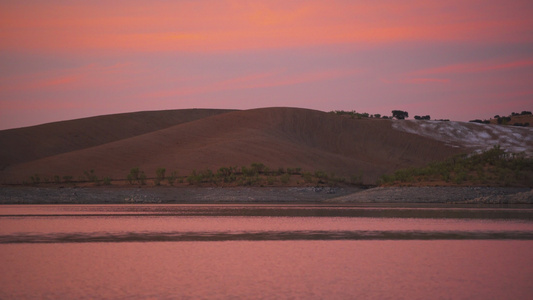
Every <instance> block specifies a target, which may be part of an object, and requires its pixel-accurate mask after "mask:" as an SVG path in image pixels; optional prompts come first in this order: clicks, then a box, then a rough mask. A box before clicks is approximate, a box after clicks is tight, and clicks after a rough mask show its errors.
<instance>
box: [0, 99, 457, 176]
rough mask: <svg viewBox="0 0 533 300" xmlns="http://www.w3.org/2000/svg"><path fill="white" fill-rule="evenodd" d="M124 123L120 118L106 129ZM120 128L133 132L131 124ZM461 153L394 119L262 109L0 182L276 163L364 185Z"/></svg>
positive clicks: (34, 168) (44, 164) (83, 153)
mask: <svg viewBox="0 0 533 300" xmlns="http://www.w3.org/2000/svg"><path fill="white" fill-rule="evenodd" d="M73 122H74V121H73ZM120 124H121V122H118V121H117V123H113V124H111V125H108V127H115V126H117V127H118V126H119V125H120ZM89 125H91V124H89ZM78 128H83V127H82V126H80V127H78ZM122 130H125V131H127V132H128V129H127V128H126V129H124V128H123V129H122ZM125 135H126V134H123V136H125ZM132 135H133V134H132ZM460 151H462V149H461V148H456V147H452V146H447V145H445V144H444V143H443V142H441V141H438V140H434V139H431V138H427V137H422V136H420V135H417V134H413V133H408V132H403V131H398V130H394V129H393V128H392V122H391V121H390V120H379V119H378V120H373V119H366V120H365V119H362V120H357V119H347V118H342V117H339V116H336V115H333V114H328V113H324V112H320V111H314V110H307V109H298V108H265V109H254V110H246V111H234V112H228V113H224V114H217V115H214V116H210V117H204V118H199V119H197V120H195V121H191V122H185V123H181V124H178V125H175V126H171V127H168V128H164V129H161V130H157V131H151V132H149V133H146V134H141V135H135V136H133V137H130V138H123V139H115V140H114V141H112V142H108V143H105V144H101V145H99V146H92V147H89V148H81V149H78V150H74V151H70V152H67V153H63V154H57V155H53V156H49V157H44V158H41V159H36V160H33V161H27V162H23V163H18V164H12V165H10V166H7V167H6V168H5V169H4V170H2V171H0V180H1V182H4V183H5V182H21V181H22V180H27V179H28V178H29V176H31V175H32V174H35V173H38V174H41V175H43V176H53V175H60V176H62V175H72V176H74V177H75V178H77V176H79V175H81V174H83V171H84V170H90V169H94V170H95V172H96V174H97V175H99V176H111V177H112V178H114V179H119V178H125V177H126V175H127V173H128V172H129V169H130V168H132V167H140V168H141V169H143V170H145V172H146V173H147V175H148V176H149V177H150V176H154V175H155V170H156V168H158V167H165V168H166V169H167V170H168V171H172V170H177V171H178V172H179V174H181V175H186V174H188V173H190V172H191V171H192V170H194V169H196V170H201V169H205V168H210V169H212V170H215V169H217V168H219V167H221V166H243V165H248V164H250V163H252V162H262V163H264V164H265V165H267V166H269V167H271V168H277V167H280V166H283V167H301V168H302V169H304V170H309V171H315V170H323V171H326V172H328V173H329V172H334V173H336V174H337V175H341V176H346V177H349V176H351V175H357V174H362V175H363V178H364V180H365V182H366V183H373V182H374V181H375V180H376V179H377V178H378V176H379V175H381V174H383V173H385V172H390V171H393V170H395V169H398V168H404V167H408V166H418V165H423V164H426V163H428V162H430V161H434V160H440V159H444V158H446V157H448V156H450V155H453V154H455V153H458V152H460Z"/></svg>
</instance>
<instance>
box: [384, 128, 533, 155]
mask: <svg viewBox="0 0 533 300" xmlns="http://www.w3.org/2000/svg"><path fill="white" fill-rule="evenodd" d="M392 127H393V128H394V129H396V130H400V131H404V132H408V133H412V134H417V135H421V136H424V137H428V138H431V139H434V140H438V141H442V142H445V143H446V144H448V145H450V146H452V147H465V148H470V149H472V150H474V151H477V152H480V151H485V150H488V149H490V148H492V147H494V146H496V145H500V147H502V149H505V150H506V151H509V152H514V153H518V152H525V154H526V155H527V156H533V128H530V127H512V126H502V125H490V124H479V123H465V122H443V121H415V120H401V121H400V120H395V121H394V122H393V124H392Z"/></svg>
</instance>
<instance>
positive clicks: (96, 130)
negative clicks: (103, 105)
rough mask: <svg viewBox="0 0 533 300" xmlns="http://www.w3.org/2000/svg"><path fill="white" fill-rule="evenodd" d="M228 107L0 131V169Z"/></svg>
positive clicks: (208, 114) (121, 115)
mask: <svg viewBox="0 0 533 300" xmlns="http://www.w3.org/2000/svg"><path fill="white" fill-rule="evenodd" d="M230 111H232V110H221V109H220V110H215V109H182V110H164V111H145V112H135V113H123V114H114V115H105V116H97V117H91V118H83V119H77V120H69V121H62V122H54V123H48V124H43V125H37V126H31V127H24V128H17V129H9V130H2V131H0V145H2V147H0V170H2V169H4V168H6V167H7V166H9V165H13V164H19V163H24V162H28V161H33V160H36V159H39V158H44V157H48V156H53V155H58V154H61V153H67V152H71V151H75V150H80V149H85V148H90V147H94V146H98V145H103V144H107V143H110V142H114V141H118V140H122V139H126V138H131V137H134V136H137V135H141V134H146V133H149V132H153V131H157V130H161V129H164V128H168V127H170V126H174V125H178V124H181V123H185V122H190V121H194V120H197V119H201V118H205V117H209V116H213V115H217V114H221V113H226V112H230Z"/></svg>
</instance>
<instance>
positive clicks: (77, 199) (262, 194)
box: [0, 187, 361, 204]
mask: <svg viewBox="0 0 533 300" xmlns="http://www.w3.org/2000/svg"><path fill="white" fill-rule="evenodd" d="M360 190H361V189H359V188H338V187H320V188H314V187H276V188H266V187H236V188H209V187H203V188H198V187H195V188H182V187H179V188H169V187H168V188H167V187H159V188H121V187H108V188H106V187H96V188H39V187H3V188H0V204H105V203H110V204H112V203H116V204H120V203H124V204H126V203H140V204H142V203H146V204H150V203H286V202H287V203H290V202H293V203H303V202H322V201H324V200H328V199H332V198H335V197H339V196H346V195H349V194H353V193H355V192H358V191H360Z"/></svg>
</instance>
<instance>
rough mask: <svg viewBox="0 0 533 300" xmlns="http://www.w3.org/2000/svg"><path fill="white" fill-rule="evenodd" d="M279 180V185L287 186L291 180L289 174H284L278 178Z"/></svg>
mask: <svg viewBox="0 0 533 300" xmlns="http://www.w3.org/2000/svg"><path fill="white" fill-rule="evenodd" d="M279 180H280V181H281V183H283V184H288V183H289V181H290V180H291V174H289V173H285V174H283V175H281V176H280V178H279Z"/></svg>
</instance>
